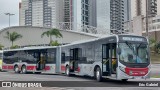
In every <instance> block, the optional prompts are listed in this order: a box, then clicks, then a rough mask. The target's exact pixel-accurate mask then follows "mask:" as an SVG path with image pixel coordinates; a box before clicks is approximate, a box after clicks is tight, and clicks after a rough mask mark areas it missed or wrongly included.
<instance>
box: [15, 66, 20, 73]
mask: <svg viewBox="0 0 160 90" xmlns="http://www.w3.org/2000/svg"><path fill="white" fill-rule="evenodd" d="M14 72H15V73H19V72H20V71H19V68H18V66H17V65H16V66H14Z"/></svg>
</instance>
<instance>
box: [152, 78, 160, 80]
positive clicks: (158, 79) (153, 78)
mask: <svg viewBox="0 0 160 90" xmlns="http://www.w3.org/2000/svg"><path fill="white" fill-rule="evenodd" d="M150 79H154V80H160V78H150Z"/></svg>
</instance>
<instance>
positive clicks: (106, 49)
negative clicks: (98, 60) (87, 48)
mask: <svg viewBox="0 0 160 90" xmlns="http://www.w3.org/2000/svg"><path fill="white" fill-rule="evenodd" d="M115 50H116V44H114V43H113V44H112V43H111V44H103V45H102V75H103V76H111V74H115V72H116V70H115V68H116V54H115V52H116V51H115Z"/></svg>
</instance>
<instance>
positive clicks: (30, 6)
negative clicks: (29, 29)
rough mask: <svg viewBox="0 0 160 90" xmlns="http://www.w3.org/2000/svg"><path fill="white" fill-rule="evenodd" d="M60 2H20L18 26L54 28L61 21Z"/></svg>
mask: <svg viewBox="0 0 160 90" xmlns="http://www.w3.org/2000/svg"><path fill="white" fill-rule="evenodd" d="M62 6H63V1H62V0H22V2H21V4H20V8H19V9H20V10H19V11H20V15H19V16H20V21H19V23H20V26H40V27H56V24H57V22H60V21H63V14H62V13H63V11H62V10H63V8H60V7H62Z"/></svg>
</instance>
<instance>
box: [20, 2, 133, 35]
mask: <svg viewBox="0 0 160 90" xmlns="http://www.w3.org/2000/svg"><path fill="white" fill-rule="evenodd" d="M130 3H131V2H130V0H22V3H21V4H20V5H21V6H20V26H25V25H27V26H40V27H55V28H59V27H60V28H63V29H64V30H77V31H82V32H87V33H90V32H92V33H97V32H98V33H99V32H101V33H104V32H105V33H106V32H107V33H108V34H110V32H111V31H112V32H116V31H118V32H122V31H123V30H124V22H126V21H129V20H130V17H131V14H130Z"/></svg>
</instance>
